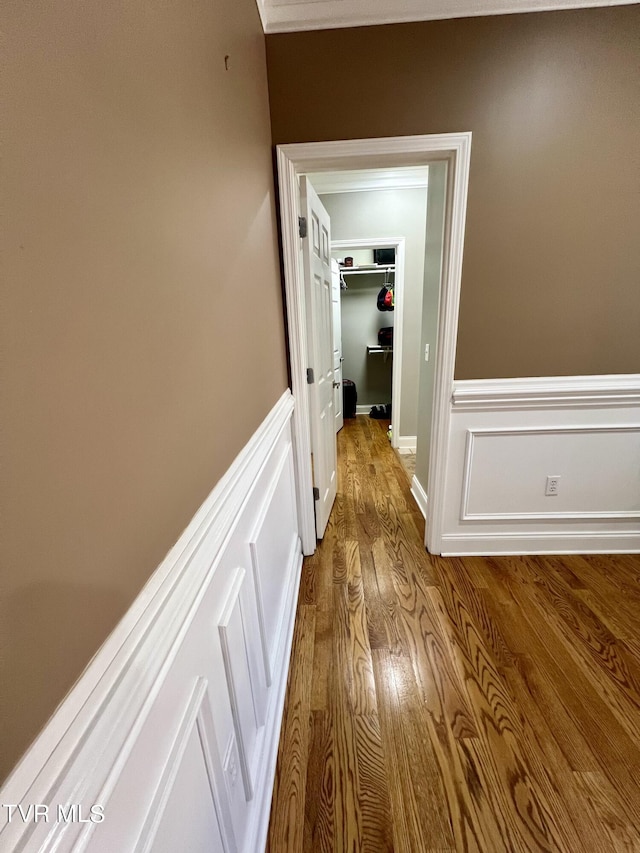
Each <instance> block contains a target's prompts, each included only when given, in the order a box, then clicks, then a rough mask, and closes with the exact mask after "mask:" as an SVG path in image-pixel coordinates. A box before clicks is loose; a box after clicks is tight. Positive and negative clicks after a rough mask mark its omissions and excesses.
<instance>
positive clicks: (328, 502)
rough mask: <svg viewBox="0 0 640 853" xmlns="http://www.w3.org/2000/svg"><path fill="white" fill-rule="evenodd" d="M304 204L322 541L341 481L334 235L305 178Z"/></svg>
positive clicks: (314, 448) (317, 505) (318, 529)
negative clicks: (336, 414) (335, 370)
mask: <svg viewBox="0 0 640 853" xmlns="http://www.w3.org/2000/svg"><path fill="white" fill-rule="evenodd" d="M300 202H301V209H302V214H303V216H304V217H305V218H306V220H307V236H306V237H305V238H304V239H303V241H302V249H303V258H304V287H305V304H306V312H307V318H306V319H307V348H308V351H307V357H308V360H309V367H310V368H311V370H312V371H313V383H312V384H311V385H310V386H309V400H310V413H309V414H310V419H311V452H312V454H313V485H314V488H315V496H316V497H315V508H316V535H317V537H318V539H322V537H323V536H324V531H325V528H326V526H327V521H328V520H329V513H330V512H331V507H332V506H333V502H334V500H335V497H336V487H337V480H338V476H337V455H336V427H335V417H334V388H333V382H334V379H333V330H332V326H333V322H332V305H331V256H330V247H331V233H330V222H329V214H328V213H327V211H326V210H325V209H324V207H323V206H322V203H321V201H320V199H319V198H318V196H317V195H316V192H315V190H314V189H313V187H312V186H311V184H310V183H309V182H308V181H307V179H306V177H305V176H304V175H303V176H302V177H301V178H300Z"/></svg>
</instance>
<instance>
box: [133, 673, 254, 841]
mask: <svg viewBox="0 0 640 853" xmlns="http://www.w3.org/2000/svg"><path fill="white" fill-rule="evenodd" d="M194 728H195V729H196V731H197V732H198V736H199V738H200V742H201V746H202V753H203V758H204V762H205V767H206V770H207V776H208V779H209V784H210V786H211V791H212V799H213V804H214V809H215V812H216V817H217V819H218V825H219V829H220V837H221V839H222V844H223V847H224V853H236V851H237V849H238V847H237V844H236V840H235V836H234V833H233V823H232V821H231V815H230V813H229V803H228V801H227V795H226V791H225V789H224V778H223V775H222V767H221V764H220V759H219V757H218V755H217V752H216V749H215V735H214V733H213V727H212V723H211V708H210V705H209V691H208V681H207V679H206V678H204V677H202V676H200V677H199V678H198V679H197V681H196V683H195V685H194V687H193V692H192V694H191V697H190V698H189V701H188V702H187V704H186V706H185V708H184V711H183V714H182V718H181V720H180V724H179V725H178V727H177V730H176V733H175V736H174V740H173V745H172V747H171V750H170V752H169V755H168V757H167V761H166V764H165V767H164V770H163V771H162V776H161V778H160V782H159V784H158V787H157V789H156V792H155V794H154V796H153V800H152V801H151V805H150V807H149V809H148V811H147V817H146V820H145V822H144V824H143V826H142V830H141V832H140V835H139V836H138V840H137V841H136V845H135V849H136V850H139V851H140V853H151V850H152V848H153V844H154V841H155V838H156V835H157V833H158V829H159V828H160V824H161V823H162V818H163V816H164V810H165V808H166V806H167V802H168V800H169V797H170V795H171V791H172V789H173V786H174V784H175V781H176V777H177V775H178V772H179V770H180V764H181V762H182V758H183V756H184V753H185V751H186V748H187V743H188V741H189V738H190V737H191V735H192V734H193V731H194Z"/></svg>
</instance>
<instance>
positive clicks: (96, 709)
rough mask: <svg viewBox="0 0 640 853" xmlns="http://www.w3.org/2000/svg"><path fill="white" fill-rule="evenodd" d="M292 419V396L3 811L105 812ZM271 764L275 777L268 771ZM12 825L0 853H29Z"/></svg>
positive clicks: (107, 653)
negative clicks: (60, 808)
mask: <svg viewBox="0 0 640 853" xmlns="http://www.w3.org/2000/svg"><path fill="white" fill-rule="evenodd" d="M292 413H293V398H292V396H291V393H290V392H289V391H288V390H287V391H285V393H284V394H283V395H282V397H281V398H280V399H279V400H278V402H277V403H276V405H275V406H274V407H273V409H272V410H271V412H270V413H269V414H268V415H267V417H266V418H265V420H264V421H263V423H262V424H261V425H260V427H259V428H258V429H257V430H256V432H255V433H254V435H253V436H252V438H251V439H250V440H249V442H248V443H247V445H245V447H244V448H243V450H242V451H241V452H240V453H239V455H238V456H237V457H236V459H235V461H234V462H233V464H232V465H231V467H230V468H229V469H228V471H227V473H226V474H225V475H224V476H223V477H222V478H221V480H220V481H219V482H218V484H217V485H216V487H215V488H214V489H213V491H212V492H211V494H210V495H209V496H208V498H207V499H206V500H205V502H204V504H203V505H202V506H201V507H200V509H199V510H198V511H197V512H196V514H195V516H194V518H193V520H192V521H191V522H190V524H189V525H188V527H187V528H186V530H185V531H184V532H183V534H182V535H181V536H180V538H179V540H178V542H177V543H176V544H175V545H174V547H173V548H172V549H171V550H170V551H169V553H168V554H167V556H166V557H165V559H164V560H163V561H162V563H161V564H160V566H159V567H158V569H157V570H156V571H155V572H154V574H153V575H152V576H151V578H150V579H149V581H148V582H147V584H146V585H145V587H144V588H143V590H142V592H141V593H140V595H139V596H138V597H137V598H136V600H135V601H134V603H133V605H132V606H131V607H130V608H129V610H128V611H127V613H126V614H125V616H124V617H123V619H122V620H121V621H120V623H119V624H118V625H117V626H116V628H115V629H114V631H113V632H112V633H111V635H110V636H109V637H108V639H107V640H106V641H105V642H104V644H103V645H102V647H101V648H100V649H99V651H98V652H97V653H96V655H95V657H94V658H93V659H92V661H91V662H90V663H89V665H88V666H87V668H86V670H85V671H84V673H83V674H82V675H81V677H80V678H79V680H78V681H77V683H76V684H75V686H74V687H73V688H72V690H71V692H70V693H69V694H68V695H67V697H66V698H65V699H64V700H63V702H62V703H61V704H60V706H59V707H58V709H57V710H56V711H55V713H54V714H53V716H52V717H51V719H50V720H49V722H48V723H47V725H46V726H45V728H44V729H43V730H42V732H41V733H40V735H39V736H38V737H37V738H36V740H35V741H34V742H33V744H32V746H31V747H30V748H29V750H28V751H27V752H26V754H25V755H24V756H23V758H22V760H21V761H20V762H19V764H18V765H17V766H16V768H15V769H14V770H13V772H12V773H11V775H10V776H9V778H8V779H7V780H6V782H5V783H4V785H3V786H2V788H1V789H0V801H2V802H9V803H50V802H52V801H53V799H54V798H55V797H65V796H67V797H68V799H67V800H66V801H68V802H80V801H86V802H94V803H103V804H105V803H107V801H108V800H109V797H110V795H111V793H112V791H113V789H114V786H115V785H116V783H117V782H118V779H119V778H120V775H121V773H122V770H123V768H124V766H125V764H126V762H127V760H128V758H129V756H130V754H131V751H132V749H133V747H134V745H135V743H136V739H137V737H138V736H139V734H140V732H141V730H142V727H143V726H144V724H145V721H146V720H147V718H148V715H149V712H150V710H151V708H152V707H153V705H154V701H155V699H156V698H157V696H158V693H159V691H160V689H161V687H162V685H163V684H164V682H165V679H166V677H167V674H168V672H169V671H170V669H171V666H172V664H173V663H174V661H175V659H176V656H177V655H178V653H179V651H180V649H181V645H182V641H183V640H184V638H185V636H186V634H187V632H188V631H189V629H190V627H191V625H192V623H193V620H194V618H195V616H196V614H197V612H198V607H199V605H200V603H201V602H202V599H203V597H204V596H205V594H206V592H207V589H208V587H209V585H210V582H211V579H212V578H213V575H214V574H215V572H216V571H217V569H218V566H219V561H220V559H221V556H222V554H223V553H224V549H225V547H226V545H227V543H228V541H229V538H230V536H231V534H232V531H233V530H234V529H235V527H236V525H237V523H238V519H239V517H240V516H241V514H242V512H243V511H244V509H245V508H246V506H247V502H248V500H249V496H250V495H251V494H252V492H253V490H254V487H255V484H256V482H257V481H258V480H259V478H260V477H261V476H263V474H265V472H266V471H267V470H268V469H267V466H268V465H272V464H273V449H274V447H276V446H278V444H279V443H281V442H283V441H284V439H285V437H286V436H285V430H287V431H288V428H289V424H290V421H291V417H292ZM287 441H288V438H287ZM291 561H292V562H291V566H287V567H283V572H284V571H286V570H287V569H292V570H293V571H292V576H291V577H289V578H288V579H286V583H287V592H286V593H285V595H286V608H287V609H288V619H287V620H286V621H287V630H288V631H289V633H290V632H291V628H292V626H293V617H294V614H295V597H296V593H297V588H298V585H299V582H300V567H301V563H302V556H301V554H300V547H299V544H298V546H297V548H296V550H295V551H293V552H292V554H291ZM284 582H285V578H284V576H283V583H284ZM284 633H285V634H286V631H285V632H284ZM290 644H291V636H281V638H280V648H281V649H282V652H283V656H285V657H284V659H283V660H282V661H281V663H280V664H279V672H278V674H277V676H276V679H274V680H275V681H276V685H274V686H275V689H276V691H277V695H278V698H277V701H274V700H275V698H276V697H275V696H274V697H272V701H271V703H270V709H269V712H268V722H267V725H271V726H272V728H273V729H274V731H273V732H270V731H267V733H266V734H267V737H266V739H265V749H267V750H268V751H269V753H268V754H269V758H268V759H267V760H266V761H265V760H263V761H262V764H261V767H260V770H259V776H260V780H261V781H262V780H267V781H269V783H270V784H272V782H273V774H274V773H275V754H276V752H275V751H276V750H277V743H278V730H279V726H280V717H279V716H278V714H281V712H282V703H283V701H284V690H285V686H286V676H287V662H288V654H289V649H290ZM269 721H270V722H269ZM269 738H271V742H270V743H268V741H269ZM269 761H272V762H273V767H271V766H266V765H267V764H268V762H269ZM256 789H257V791H259V793H260V796H261V797H265V796H266V800H267V804H266V805H265V804H264V803H260V805H258V804H256V809H260V810H261V811H260V821H261V823H260V826H259V831H258V828H256V827H254V828H253V829H252V831H254V832H256V833H257V834H256V838H258V837H259V835H260V833H262V834H264V833H263V829H264V811H265V809H266V812H267V817H268V808H269V803H270V797H271V788H269V789H268V790H266V791H265V790H264V789H263V788H262V787H261V786H260V784H257V785H256ZM63 801H65V800H63ZM5 819H6V814H1V815H0V847H2V849H8V850H9V849H11V850H12V849H15V848H16V847H18V846H20V845H22V844H23V841H24V840H25V834H27V833H30V832H31V831H32V830H34V827H33V825H29V824H22V823H21V822H20V823H18V822H17V821H13V822H11V823H8V822H6V820H5ZM252 819H253V818H252ZM256 819H257V818H256ZM256 826H257V825H256ZM93 829H94V825H93V824H91V825H85V826H84V828H82V827H80V828H79V829H78V827H76V828H75V829H73V825H72V824H69V825H66V824H49V825H40V824H38V825H37V826H36V829H35V831H34V834H33V838H31V839H30V842H29V846H28V848H25V849H29V850H32V849H36V847H35V845H36V844H37V843H40V841H42V843H43V844H45V845H46V844H50V845H53V846H56V845H57V844H59V843H60V840H61V837H62V834H63V833H65V837H66V836H67V835H68V834H69V833H71V832H76V831H77V832H79V837H78V839H79V840H78V845H79V846H78V847H77V849H78V850H80V849H81V848H82V849H84V847H85V845H86V843H87V839H88V837H89V834H90V833H91V832H92V831H93ZM265 831H266V830H265ZM45 834H46V838H44V836H45ZM36 836H37V838H36ZM20 849H23V848H22V846H20ZM37 849H44V847H42V848H40V847H38V848H37ZM47 849H49V848H47ZM52 849H53V847H52ZM56 849H57V848H56ZM74 849H76V848H74ZM247 849H249V848H247ZM256 849H257V848H256Z"/></svg>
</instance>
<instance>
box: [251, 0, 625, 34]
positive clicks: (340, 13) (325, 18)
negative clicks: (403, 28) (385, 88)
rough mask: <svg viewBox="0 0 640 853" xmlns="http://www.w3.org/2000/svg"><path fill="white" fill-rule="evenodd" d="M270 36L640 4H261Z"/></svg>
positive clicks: (273, 0) (371, 0) (462, 0)
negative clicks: (300, 31) (447, 19)
mask: <svg viewBox="0 0 640 853" xmlns="http://www.w3.org/2000/svg"><path fill="white" fill-rule="evenodd" d="M256 2H257V4H258V9H259V10H260V17H261V18H262V25H263V28H264V31H265V33H283V32H292V31H296V30H325V29H336V28H338V27H363V26H371V25H373V24H395V23H402V22H406V21H432V20H438V19H441V18H468V17H472V16H474V15H504V14H510V13H514V12H541V11H547V10H550V9H581V8H586V7H588V6H618V5H626V4H631V3H634V2H636V0H609V2H607V0H604V2H603V0H256Z"/></svg>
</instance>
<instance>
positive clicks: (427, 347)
mask: <svg viewBox="0 0 640 853" xmlns="http://www.w3.org/2000/svg"><path fill="white" fill-rule="evenodd" d="M430 348H431V347H430V345H429V344H425V345H424V360H425V361H429V350H430Z"/></svg>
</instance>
